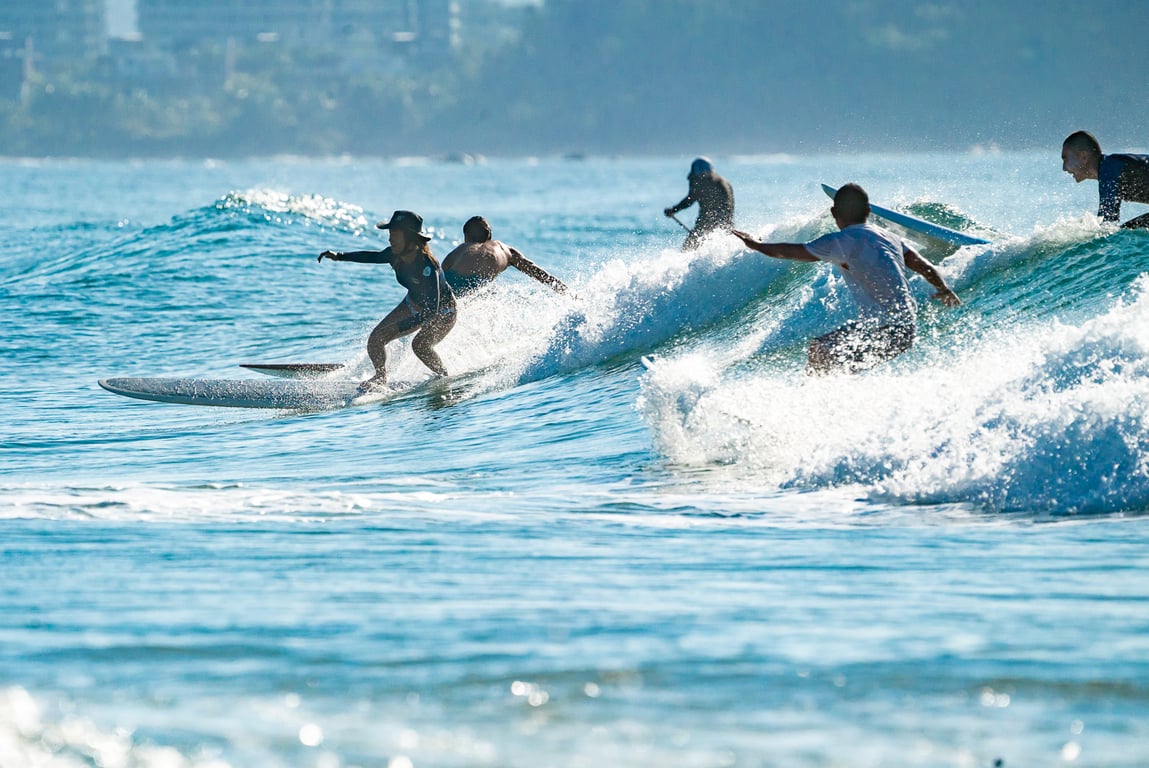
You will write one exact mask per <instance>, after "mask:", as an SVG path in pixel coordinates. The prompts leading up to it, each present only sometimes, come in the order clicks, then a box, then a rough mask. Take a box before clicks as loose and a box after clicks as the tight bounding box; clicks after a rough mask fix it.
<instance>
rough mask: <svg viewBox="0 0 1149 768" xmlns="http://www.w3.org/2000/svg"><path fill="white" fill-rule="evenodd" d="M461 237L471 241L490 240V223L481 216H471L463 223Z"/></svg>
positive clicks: (481, 241)
mask: <svg viewBox="0 0 1149 768" xmlns="http://www.w3.org/2000/svg"><path fill="white" fill-rule="evenodd" d="M463 237H465V238H466V239H467V240H470V241H471V242H473V243H483V242H486V241H487V240H490V239H491V237H492V235H491V225H490V224H488V223H487V220H486V219H484V218H483V217H482V216H472V217H471V218H469V219H467V223H466V224H464V225H463Z"/></svg>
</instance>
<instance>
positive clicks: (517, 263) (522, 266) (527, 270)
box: [507, 246, 567, 293]
mask: <svg viewBox="0 0 1149 768" xmlns="http://www.w3.org/2000/svg"><path fill="white" fill-rule="evenodd" d="M507 250H508V251H510V252H511V255H510V258H508V259H507V263H509V264H510V265H511V266H512V267H514V268H515V269H517V270H519V271H520V272H522V273H523V274H525V275H528V276H529V277H533V278H534V279H535V280H538V281H539V282H540V283H542V284H543V285H549V286H550V287H551V288H553V289H554V290H555V292H556V293H566V292H567V287H566V285H565V284H564V283H563V281H562V280H559V279H558V278H557V277H555V276H554V275H552V274H550V273H549V272H547V271H546V270H545V269H543V268H542V267H540V266H539V265H537V264H535V263H534V262H533V261H531V260H530V259H528V258H527V257H526V256H524V255H523V254H521V253H520V252H519V251H518V250H516V249H515V248H511V247H510V246H507Z"/></svg>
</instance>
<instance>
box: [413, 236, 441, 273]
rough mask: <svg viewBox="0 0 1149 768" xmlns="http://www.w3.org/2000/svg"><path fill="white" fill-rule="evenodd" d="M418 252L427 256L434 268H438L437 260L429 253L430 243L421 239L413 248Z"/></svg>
mask: <svg viewBox="0 0 1149 768" xmlns="http://www.w3.org/2000/svg"><path fill="white" fill-rule="evenodd" d="M415 250H417V251H418V252H419V253H421V254H423V255H424V256H426V257H427V259H428V260H429V261H430V262H431V263H432V264H434V265H435V269H438V268H439V260H438V259H436V258H435V254H433V253H431V244H430V243H429V242H427V241H422V242H420V243H419V245H418V246H417V247H416V248H415Z"/></svg>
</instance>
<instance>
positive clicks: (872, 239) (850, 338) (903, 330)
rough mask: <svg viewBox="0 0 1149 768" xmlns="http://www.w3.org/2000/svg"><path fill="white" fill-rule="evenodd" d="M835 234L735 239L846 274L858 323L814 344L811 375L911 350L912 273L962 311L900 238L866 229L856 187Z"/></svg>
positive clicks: (834, 211)
mask: <svg viewBox="0 0 1149 768" xmlns="http://www.w3.org/2000/svg"><path fill="white" fill-rule="evenodd" d="M830 213H831V215H832V216H833V217H834V222H835V223H836V224H837V225H838V230H839V231H838V232H831V233H829V234H826V235H822V236H821V237H819V238H817V239H816V240H812V241H811V242H808V243H805V244H802V243H764V242H761V241H759V240H756V239H754V238H753V237H751V236H750V235H748V234H746V233H745V232H741V231H739V230H734V231H733V234H734V235H735V236H736V237H738V238H739V239H741V240H742V242H744V243H746V245H747V247H749V248H752V249H753V250H755V251H758V252H760V253H764V254H766V255H767V256H772V257H774V258H776V259H789V260H791V261H828V262H830V263H831V264H833V265H835V266H837V267H839V268H840V269H841V270H842V275H843V277H844V278H845V280H846V285H847V286H849V288H850V293H851V294H852V295H853V297H854V299H855V302H856V303H857V305H858V314H859V317H858V318H857V319H856V320H852V321H850V322H848V323H846V324H845V325H843V326H842V327H841V328H838V329H837V330H834V331H831V332H830V333H827V334H825V335H823V336H818V337H817V338H815V339H814V340H813V341H811V342H810V349H809V358H808V363H807V366H806V372H807V373H809V374H822V373H829V372H831V371H835V370H843V371H847V372H850V373H856V372H858V371H862V370H865V369H867V368H871V367H873V366H874V365H877V364H878V363H880V362H883V361H885V360H890V359H893V358H895V357H897V356H898V355H900V354H902V353H903V352H905V351H907V350H908V349H910V347H912V346H913V344H914V335H915V332H916V324H917V317H916V313H917V306H916V304H915V302H914V298H913V296H912V295H911V294H910V287H909V283H908V282H907V280H906V269H907V268H909V269H911V270H913V271H914V272H917V273H918V274H919V275H921V276H922V277H924V278H925V279H926V280H928V281H929V283H930V285H932V286H933V287H934V288H936V289H937V293H936V294H934V298H935V299H938V300H940V301H941V302H942V303H943V304H945V305H946V306H947V307H956V306H958V305H959V304H961V301H960V300H959V299H958V297H957V295H956V294H955V293H954V292H953V291H952V290H950V288H949V286H948V285H946V282H945V280H944V279H943V278H942V276H941V274H940V273H939V272H938V271H937V269H935V268H934V265H933V264H930V263H929V262H928V261H926V260H925V259H923V258H922V257H921V256H920V255H918V253H917V251H915V250H914V249H913V248H910V247H909V246H908V245H906V243H905V242H904V241H902V240H901V239H900V238H898V237H896V236H894V235H892V234H890V233H889V232H887V231H885V230H884V229H881V228H880V227H876V226H874V225H872V224H867V223H866V220H867V219H868V218H869V217H870V198H869V196H868V195H867V194H866V191H865V190H864V189H862V188H861V187H860V186H858V185H857V184H846V185H845V186H843V187H841V188H840V189H839V190H838V191H837V193H836V194H835V195H834V205H833V207H831V208H830Z"/></svg>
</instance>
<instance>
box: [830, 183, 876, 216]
mask: <svg viewBox="0 0 1149 768" xmlns="http://www.w3.org/2000/svg"><path fill="white" fill-rule="evenodd" d="M834 209H835V210H836V211H837V213H838V216H839V217H841V218H842V219H844V220H845V221H848V222H850V223H851V224H864V223H865V221H866V219H867V218H869V216H870V196H869V195H867V194H866V190H864V189H862V188H861V187H860V186H858V185H857V184H854V183H850V184H843V185H842V186H841V187H840V188H839V189H838V191H837V192H836V193H834Z"/></svg>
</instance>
